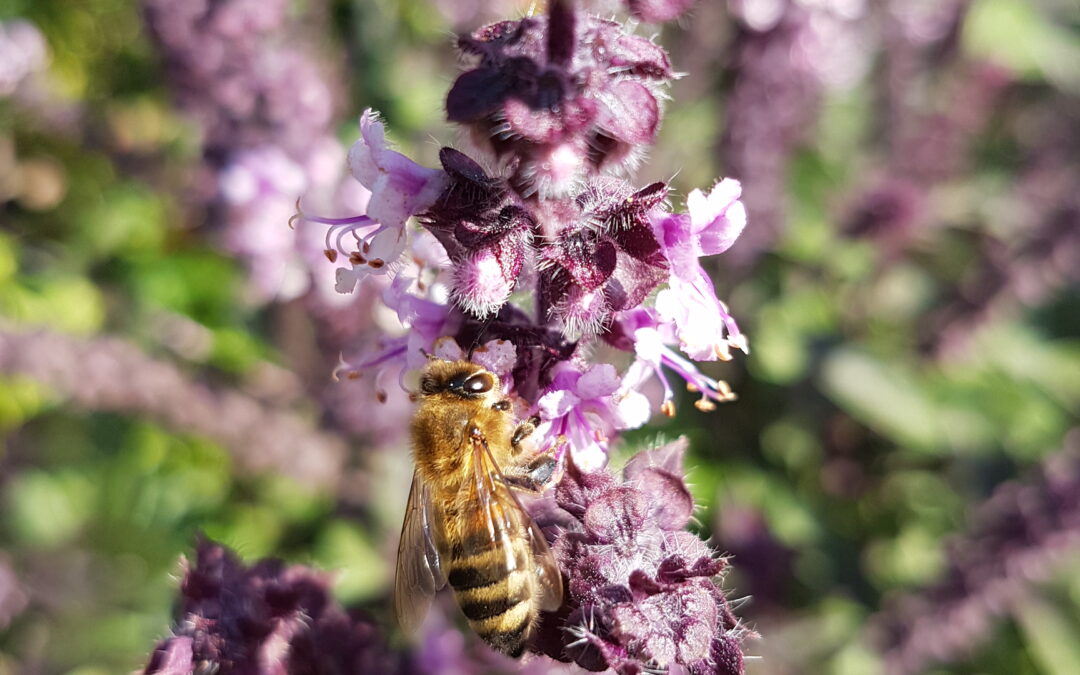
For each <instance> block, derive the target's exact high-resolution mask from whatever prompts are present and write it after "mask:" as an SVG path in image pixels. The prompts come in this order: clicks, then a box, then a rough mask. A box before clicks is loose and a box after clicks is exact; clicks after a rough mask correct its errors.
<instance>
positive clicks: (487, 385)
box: [465, 373, 495, 394]
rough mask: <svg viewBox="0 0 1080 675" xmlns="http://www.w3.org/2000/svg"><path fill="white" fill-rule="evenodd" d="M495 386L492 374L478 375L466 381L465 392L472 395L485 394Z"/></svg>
mask: <svg viewBox="0 0 1080 675" xmlns="http://www.w3.org/2000/svg"><path fill="white" fill-rule="evenodd" d="M494 386H495V378H493V377H492V376H491V374H490V373H477V374H476V375H473V376H472V377H470V378H469V379H467V380H465V391H467V392H468V393H470V394H483V393H484V392H487V391H491V389H492V388H493V387H494Z"/></svg>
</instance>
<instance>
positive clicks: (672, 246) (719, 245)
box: [653, 178, 746, 281]
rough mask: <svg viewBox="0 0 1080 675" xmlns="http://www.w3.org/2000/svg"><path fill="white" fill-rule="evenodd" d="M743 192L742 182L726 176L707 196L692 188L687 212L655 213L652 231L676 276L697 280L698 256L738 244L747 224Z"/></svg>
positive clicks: (699, 266)
mask: <svg viewBox="0 0 1080 675" xmlns="http://www.w3.org/2000/svg"><path fill="white" fill-rule="evenodd" d="M741 194H742V186H741V185H739V181H737V180H734V179H731V178H725V179H724V180H722V181H720V182H719V183H717V184H716V185H715V186H713V189H712V190H710V191H709V194H708V195H705V194H704V193H703V192H702V191H701V190H694V191H692V192H691V193H690V195H689V196H688V197H687V198H686V210H687V212H688V213H685V214H682V213H669V214H663V215H660V214H656V218H655V219H654V221H653V231H654V232H655V234H656V239H657V241H659V242H660V245H661V246H662V247H663V249H664V255H665V256H667V259H668V261H670V262H671V270H672V273H673V274H674V275H675V276H676V277H678V278H680V279H682V280H684V281H694V280H695V279H696V278H697V276H698V272H699V270H701V264H700V263H699V262H698V258H700V257H702V256H707V255H717V254H719V253H723V252H724V251H726V250H728V249H729V248H731V245H732V244H734V243H735V240H736V239H738V237H739V235H740V234H741V233H742V231H743V228H745V227H746V208H745V207H744V206H743V204H742V202H740V201H739V196H740V195H741Z"/></svg>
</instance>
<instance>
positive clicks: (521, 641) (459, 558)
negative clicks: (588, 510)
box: [446, 539, 537, 657]
mask: <svg viewBox="0 0 1080 675" xmlns="http://www.w3.org/2000/svg"><path fill="white" fill-rule="evenodd" d="M466 551H468V552H466ZM530 563H531V558H530V553H529V549H528V546H527V545H526V544H525V541H524V540H517V541H512V540H507V539H504V540H502V541H501V542H491V541H490V540H489V541H488V542H487V547H486V548H482V549H478V548H475V547H461V546H453V547H452V548H451V555H450V557H449V560H448V565H447V576H446V578H447V581H448V582H449V583H450V586H451V587H452V588H453V589H454V597H455V598H456V599H457V602H458V605H459V606H460V607H461V611H462V613H464V614H465V618H467V619H468V620H469V625H470V626H472V629H473V630H474V631H476V634H477V635H479V636H480V637H481V638H483V640H484V641H485V642H487V643H488V644H489V645H491V646H492V647H493V648H494V649H497V650H498V651H500V652H502V653H504V654H507V655H509V656H515V657H516V656H520V655H521V653H522V652H523V651H524V650H525V640H526V639H527V638H528V635H529V628H530V627H531V626H532V623H533V618H534V617H535V616H536V613H537V612H536V606H535V590H534V583H535V582H534V571H533V570H532V567H531V564H530Z"/></svg>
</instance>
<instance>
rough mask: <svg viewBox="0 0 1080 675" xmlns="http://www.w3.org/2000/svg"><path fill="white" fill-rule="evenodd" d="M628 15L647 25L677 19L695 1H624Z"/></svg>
mask: <svg viewBox="0 0 1080 675" xmlns="http://www.w3.org/2000/svg"><path fill="white" fill-rule="evenodd" d="M625 2H626V7H627V9H629V10H630V13H631V14H633V15H634V16H636V17H637V18H639V19H641V20H642V21H647V22H649V23H660V22H663V21H671V20H672V19H677V18H678V17H679V16H680V15H681V14H682V13H683V12H685V11H686V10H688V9H690V7H691V6H693V4H694V2H695V0H625Z"/></svg>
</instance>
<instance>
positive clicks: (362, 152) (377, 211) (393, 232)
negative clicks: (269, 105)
mask: <svg viewBox="0 0 1080 675" xmlns="http://www.w3.org/2000/svg"><path fill="white" fill-rule="evenodd" d="M349 170H350V171H352V174H353V176H354V177H355V178H356V180H358V181H360V184H361V185H363V186H364V187H366V188H367V189H368V190H371V199H370V200H369V201H368V208H367V214H365V216H358V217H356V218H352V219H340V220H338V221H336V222H335V221H334V220H333V219H319V218H309V220H315V221H317V222H323V223H326V224H329V225H333V226H344V230H343V231H339V233H338V234H339V238H338V241H339V242H340V241H341V237H340V235H342V234H345V233H348V234H352V235H353V237H354V238H355V239H356V244H357V245H356V248H355V250H343V252H344V253H345V254H346V255H348V256H349V262H350V263H352V269H351V270H347V271H346V272H339V284H338V286H339V288H338V290H339V291H341V292H346V293H347V292H350V291H351V290H352V288H353V287H354V286H355V280H356V279H357V278H359V277H361V276H363V275H365V274H385V273H387V272H388V271H391V270H393V269H394V265H395V263H396V262H397V261H398V259H400V258H401V254H402V253H403V252H404V251H405V245H406V243H407V233H406V228H405V223H406V221H407V220H408V219H409V217H410V216H413V215H416V214H418V213H420V212H422V211H424V210H425V209H427V208H428V207H429V206H430V205H431V204H432V203H433V202H434V201H435V199H436V198H437V197H438V196H439V194H440V193H441V192H442V191H443V187H444V185H445V183H446V175H445V174H444V173H443V172H442V171H439V170H438V169H427V168H424V167H422V166H420V165H419V164H417V163H415V162H413V161H412V160H411V159H409V158H408V157H406V156H405V155H402V154H401V153H399V152H395V151H393V150H391V149H390V148H389V146H388V144H387V142H386V134H385V131H384V129H383V125H382V122H380V121H379V119H378V115H377V114H376V113H375V112H374V111H372V110H370V109H368V110H365V111H364V114H363V115H362V116H361V117H360V140H358V141H356V143H354V144H353V146H352V148H350V149H349ZM328 250H332V251H338V250H342V249H341V247H340V246H335V247H334V248H333V249H330V248H329V247H328Z"/></svg>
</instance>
